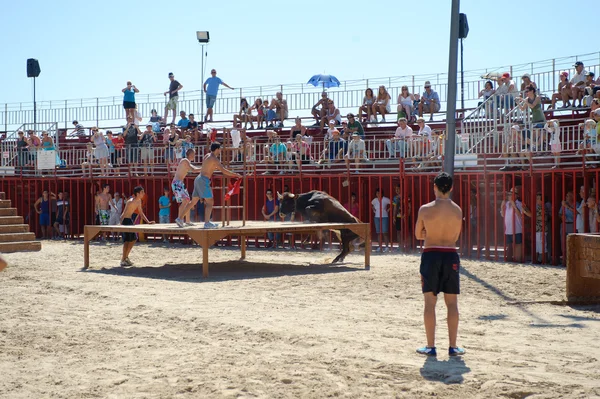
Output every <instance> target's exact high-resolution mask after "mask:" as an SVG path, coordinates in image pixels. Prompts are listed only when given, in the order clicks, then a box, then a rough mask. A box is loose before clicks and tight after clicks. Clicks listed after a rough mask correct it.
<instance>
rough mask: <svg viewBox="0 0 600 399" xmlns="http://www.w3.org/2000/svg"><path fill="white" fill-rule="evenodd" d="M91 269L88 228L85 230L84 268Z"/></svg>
mask: <svg viewBox="0 0 600 399" xmlns="http://www.w3.org/2000/svg"><path fill="white" fill-rule="evenodd" d="M89 267H90V236H89V232H88V228H87V227H84V228H83V268H84V269H88V268H89Z"/></svg>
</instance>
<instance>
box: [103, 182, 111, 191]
mask: <svg viewBox="0 0 600 399" xmlns="http://www.w3.org/2000/svg"><path fill="white" fill-rule="evenodd" d="M106 187H110V184H108V183H105V184H103V185H102V190H104V189H105V188H106Z"/></svg>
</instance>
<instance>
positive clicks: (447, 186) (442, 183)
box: [433, 172, 452, 194]
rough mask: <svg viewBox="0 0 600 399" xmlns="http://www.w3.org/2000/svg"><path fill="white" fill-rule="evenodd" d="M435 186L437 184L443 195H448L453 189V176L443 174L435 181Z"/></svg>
mask: <svg viewBox="0 0 600 399" xmlns="http://www.w3.org/2000/svg"><path fill="white" fill-rule="evenodd" d="M433 184H435V186H436V187H437V188H438V190H440V192H441V193H442V194H448V193H449V192H450V190H451V189H452V176H450V175H449V174H448V173H446V172H442V173H440V174H439V175H437V176H436V177H435V179H433Z"/></svg>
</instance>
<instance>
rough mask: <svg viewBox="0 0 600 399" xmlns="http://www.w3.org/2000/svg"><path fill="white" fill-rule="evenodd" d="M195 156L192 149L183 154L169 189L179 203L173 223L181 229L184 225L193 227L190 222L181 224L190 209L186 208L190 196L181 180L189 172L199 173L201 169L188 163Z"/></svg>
mask: <svg viewBox="0 0 600 399" xmlns="http://www.w3.org/2000/svg"><path fill="white" fill-rule="evenodd" d="M195 156H196V151H194V149H193V148H188V150H187V151H186V152H185V158H182V159H181V160H180V161H179V165H177V171H176V172H175V177H173V182H172V183H171V189H172V190H173V194H175V200H176V201H177V203H179V213H178V215H177V219H175V223H177V226H179V227H183V226H185V225H188V226H193V223H191V222H187V223H184V222H183V219H184V218H185V216H186V215H187V214H188V213H189V212H190V209H191V207H189V208H188V207H187V206H188V204H189V203H190V194H189V193H188V191H187V189H186V188H185V183H184V182H183V179H185V176H186V175H187V174H188V172H190V171H192V172H200V170H201V168H199V167H197V166H194V165H192V163H191V162H190V161H192V160H193V159H194V157H195ZM186 209H187V210H186Z"/></svg>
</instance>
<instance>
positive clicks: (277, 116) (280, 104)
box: [267, 91, 288, 128]
mask: <svg viewBox="0 0 600 399" xmlns="http://www.w3.org/2000/svg"><path fill="white" fill-rule="evenodd" d="M287 117H288V104H287V101H286V100H285V99H284V98H283V94H282V93H281V92H280V91H278V92H277V94H275V98H274V99H273V100H271V105H270V107H269V112H268V113H267V121H269V122H270V124H269V126H267V127H269V128H273V127H275V125H274V123H275V122H276V121H279V123H278V124H277V127H283V121H284V120H285V119H287Z"/></svg>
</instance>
